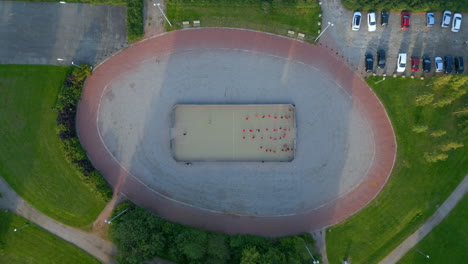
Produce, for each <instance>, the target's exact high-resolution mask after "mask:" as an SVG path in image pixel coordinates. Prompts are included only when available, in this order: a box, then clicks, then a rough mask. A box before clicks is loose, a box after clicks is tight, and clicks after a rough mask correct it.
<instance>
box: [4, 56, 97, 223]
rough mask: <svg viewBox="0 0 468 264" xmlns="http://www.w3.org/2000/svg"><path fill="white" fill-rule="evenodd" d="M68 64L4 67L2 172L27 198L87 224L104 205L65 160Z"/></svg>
mask: <svg viewBox="0 0 468 264" xmlns="http://www.w3.org/2000/svg"><path fill="white" fill-rule="evenodd" d="M68 71H69V68H68V67H59V66H27V65H0V123H1V124H2V129H0V149H1V150H2V151H0V175H1V177H3V178H4V179H5V180H6V181H7V182H8V184H9V185H10V186H11V187H12V188H13V189H14V190H15V191H16V192H17V193H18V194H19V195H20V196H21V197H22V198H24V199H25V200H26V201H28V202H29V203H30V204H32V205H33V206H34V207H35V208H37V209H38V210H40V211H41V212H43V213H44V214H46V215H48V216H50V217H51V218H54V219H56V220H57V221H60V222H62V223H64V224H67V225H71V226H75V227H84V226H86V225H89V224H90V223H92V221H93V220H94V219H95V218H96V217H97V215H98V214H99V212H100V211H101V210H102V209H103V208H104V206H105V203H104V201H103V200H102V199H100V198H98V196H97V195H96V194H94V193H91V191H89V189H88V188H87V187H86V186H85V185H84V184H83V183H82V181H81V180H80V178H79V176H78V172H77V171H75V170H74V169H73V168H72V167H71V165H70V164H69V163H68V162H67V161H66V160H65V159H64V155H63V153H62V150H61V148H60V142H59V138H58V136H57V134H56V122H55V119H56V117H57V112H56V111H55V110H53V109H52V107H54V106H55V104H56V100H57V95H58V93H59V90H60V89H61V87H62V85H63V81H64V79H65V75H66V73H67V72H68Z"/></svg>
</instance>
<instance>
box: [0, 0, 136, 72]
mask: <svg viewBox="0 0 468 264" xmlns="http://www.w3.org/2000/svg"><path fill="white" fill-rule="evenodd" d="M126 45H127V33H126V11H125V6H123V5H90V4H76V3H67V4H59V3H44V2H42V3H36V2H16V1H0V47H1V48H0V64H67V65H69V64H71V62H72V61H74V62H76V63H84V62H86V63H90V64H95V63H97V62H100V61H102V60H103V59H105V58H106V57H108V56H110V55H111V54H113V53H114V52H116V51H118V50H120V49H122V48H123V47H125V46H126ZM57 58H61V59H63V61H57Z"/></svg>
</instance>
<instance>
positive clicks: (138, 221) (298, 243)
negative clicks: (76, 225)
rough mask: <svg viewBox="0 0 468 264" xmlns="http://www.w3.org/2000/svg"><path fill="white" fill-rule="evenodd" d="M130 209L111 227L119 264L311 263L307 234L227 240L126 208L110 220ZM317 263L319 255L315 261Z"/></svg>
mask: <svg viewBox="0 0 468 264" xmlns="http://www.w3.org/2000/svg"><path fill="white" fill-rule="evenodd" d="M128 207H130V209H129V210H128V211H126V212H125V213H124V214H122V215H121V216H119V217H118V218H116V220H114V221H113V222H112V225H111V227H110V237H111V240H112V241H113V242H114V243H115V244H116V245H117V248H118V261H119V263H121V264H125V263H143V262H145V261H150V260H153V259H154V258H155V257H159V258H163V259H167V260H170V261H173V262H176V263H178V264H184V263H193V264H231V263H232V264H234V263H235V264H239V263H241V264H267V263H268V264H283V263H284V264H299V263H303V264H306V263H312V262H313V260H312V258H311V256H310V255H309V253H308V252H307V249H306V248H305V245H307V247H308V248H309V249H310V250H311V251H312V250H313V245H314V241H313V238H312V237H311V235H310V234H305V233H304V234H301V235H296V236H288V237H283V238H279V239H269V238H264V237H258V236H251V235H234V236H229V235H225V234H220V233H213V232H208V231H204V230H201V229H196V228H192V227H187V226H183V225H181V224H177V223H172V222H169V221H166V220H164V219H162V218H159V217H156V216H155V215H153V214H152V213H150V212H149V211H147V210H145V209H143V208H141V207H137V206H134V205H133V204H131V203H130V202H124V203H122V204H120V205H119V206H118V207H117V208H116V209H115V210H114V211H113V216H115V215H117V214H118V213H120V212H122V211H123V210H124V209H126V208H128ZM313 256H314V257H315V258H318V255H315V254H314V255H313Z"/></svg>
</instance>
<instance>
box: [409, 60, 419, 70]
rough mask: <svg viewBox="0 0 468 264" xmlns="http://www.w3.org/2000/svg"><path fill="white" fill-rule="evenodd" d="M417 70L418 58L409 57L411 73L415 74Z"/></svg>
mask: <svg viewBox="0 0 468 264" xmlns="http://www.w3.org/2000/svg"><path fill="white" fill-rule="evenodd" d="M418 70H419V58H418V57H411V71H413V72H417V71H418Z"/></svg>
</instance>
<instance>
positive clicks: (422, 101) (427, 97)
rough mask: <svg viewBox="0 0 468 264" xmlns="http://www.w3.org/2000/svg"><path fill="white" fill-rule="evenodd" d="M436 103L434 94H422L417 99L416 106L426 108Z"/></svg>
mask: <svg viewBox="0 0 468 264" xmlns="http://www.w3.org/2000/svg"><path fill="white" fill-rule="evenodd" d="M432 101H434V94H422V95H419V96H417V97H416V102H415V103H416V106H424V105H428V104H430V103H432Z"/></svg>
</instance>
